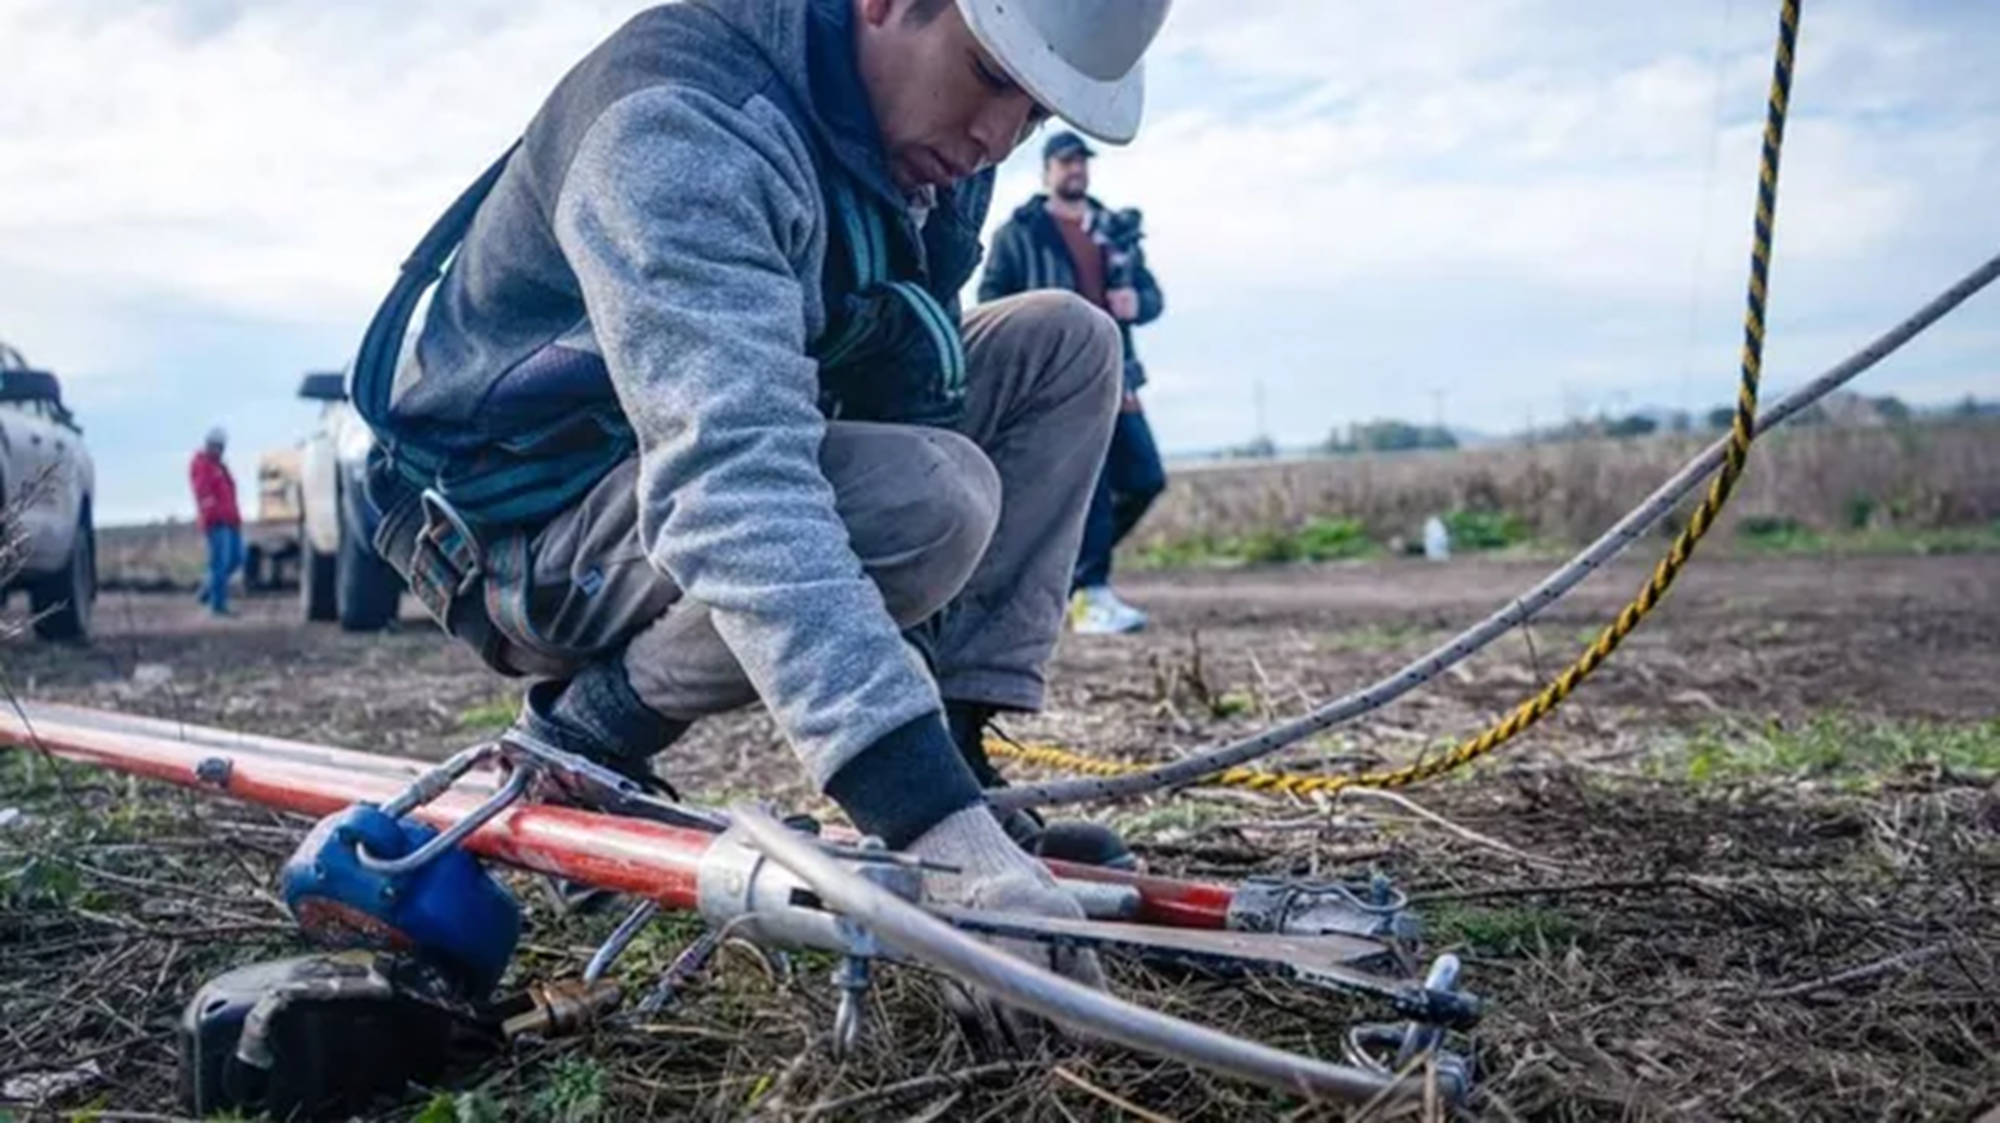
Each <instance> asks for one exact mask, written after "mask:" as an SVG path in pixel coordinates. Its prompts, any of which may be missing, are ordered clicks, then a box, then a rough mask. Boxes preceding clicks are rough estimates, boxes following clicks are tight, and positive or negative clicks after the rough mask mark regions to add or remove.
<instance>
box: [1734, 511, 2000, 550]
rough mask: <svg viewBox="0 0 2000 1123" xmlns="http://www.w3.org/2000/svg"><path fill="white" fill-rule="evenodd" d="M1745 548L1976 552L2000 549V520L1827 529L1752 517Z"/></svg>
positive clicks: (1741, 539)
mask: <svg viewBox="0 0 2000 1123" xmlns="http://www.w3.org/2000/svg"><path fill="white" fill-rule="evenodd" d="M1736 538H1737V545H1738V547H1739V548H1741V549H1744V550H1747V551H1750V552H1752V553H1757V554H1778V555H1824V554H1833V555H1864V554H1890V555H1895V554H1917V555H1930V554H1976V553H1986V552H1989V551H1994V550H2000V522H1994V523H1991V524H1989V525H1986V526H1959V527H1942V528H1937V529H1931V530H1904V529H1900V528H1896V527H1880V528H1873V529H1859V530H1847V531H1841V532H1839V533H1835V534H1825V533H1821V532H1819V531H1816V530H1813V529H1811V528H1809V527H1806V526H1803V525H1801V524H1800V523H1798V522H1797V521H1796V520H1793V519H1786V518H1778V517H1773V516H1759V517H1756V518H1748V519H1745V520H1743V522H1742V523H1741V524H1739V525H1738V527H1737V530H1736Z"/></svg>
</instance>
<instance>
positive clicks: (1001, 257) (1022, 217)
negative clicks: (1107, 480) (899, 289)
mask: <svg viewBox="0 0 2000 1123" xmlns="http://www.w3.org/2000/svg"><path fill="white" fill-rule="evenodd" d="M1048 201H1049V197H1048V196H1047V195H1036V196H1035V197H1034V198H1032V199H1030V200H1028V201H1027V202H1026V203H1024V204H1022V206H1021V208H1020V209H1019V210H1017V211H1015V212H1014V214H1013V215H1012V217H1010V218H1008V219H1007V221H1006V222H1005V223H1004V224H1002V225H1001V227H1000V229H999V230H998V231H996V232H995V233H994V235H993V247H992V252H991V253H990V255H989V256H988V257H987V260H986V274H985V276H983V277H981V278H980V279H979V300H980V302H981V303H982V304H983V303H985V302H986V301H989V300H998V299H1000V298H1001V297H1003V296H1013V295H1014V294H1016V293H1022V292H1032V291H1033V290H1035V289H1067V290H1069V291H1070V292H1075V291H1077V289H1076V266H1075V265H1074V264H1073V263H1072V262H1071V260H1070V256H1069V244H1068V243H1067V242H1064V241H1063V236H1062V232H1061V231H1059V230H1057V229H1056V222H1055V219H1053V218H1051V217H1049V208H1048ZM1088 202H1089V204H1090V213H1091V229H1092V232H1093V235H1094V237H1095V238H1096V240H1097V243H1098V246H1099V248H1100V249H1101V250H1102V251H1104V252H1105V253H1107V254H1108V253H1109V252H1110V251H1111V247H1110V245H1109V244H1108V243H1106V241H1105V239H1104V237H1103V234H1102V233H1101V230H1102V227H1103V216H1104V214H1105V208H1104V204H1102V203H1100V202H1098V201H1097V200H1096V199H1090V200H1088ZM1131 252H1132V276H1133V286H1132V287H1133V288H1135V289H1137V290H1138V292H1139V318H1138V319H1136V320H1133V321H1131V322H1130V323H1123V322H1121V323H1120V324H1119V325H1118V334H1119V336H1120V337H1121V338H1122V339H1123V340H1124V341H1125V389H1127V390H1137V389H1138V388H1139V387H1141V386H1144V385H1145V384H1146V368H1145V366H1144V365H1143V364H1141V363H1140V362H1139V352H1138V351H1136V350H1134V349H1133V346H1132V329H1133V328H1135V327H1138V326H1139V325H1140V324H1150V323H1152V322H1153V321H1154V320H1157V319H1159V318H1160V313H1161V312H1162V311H1164V310H1165V309H1166V298H1165V297H1164V296H1161V295H1160V285H1159V282H1157V281H1155V280H1154V279H1153V272H1152V270H1150V269H1148V268H1146V252H1145V250H1144V249H1142V248H1141V247H1139V246H1136V245H1135V246H1133V247H1132V251H1131ZM1105 277H1106V287H1107V288H1108V287H1110V283H1111V281H1110V270H1109V269H1108V268H1107V269H1106V270H1105Z"/></svg>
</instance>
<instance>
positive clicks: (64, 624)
mask: <svg viewBox="0 0 2000 1123" xmlns="http://www.w3.org/2000/svg"><path fill="white" fill-rule="evenodd" d="M28 600H29V602H30V605H31V606H32V608H33V609H34V612H35V634H36V635H38V636H40V637H41V638H43V639H45V640H56V641H59V642H80V641H83V640H87V639H89V638H90V617H91V609H92V607H93V606H95V605H96V603H97V531H96V528H95V527H93V526H92V525H91V520H90V508H89V506H87V505H86V506H85V507H84V509H83V514H82V515H80V516H78V518H77V523H76V541H75V542H73V543H72V544H71V545H70V549H69V560H68V561H66V562H64V563H63V567H62V569H60V570H58V571H57V572H55V573H52V574H50V575H49V576H47V577H44V578H43V579H41V580H40V581H37V582H35V584H34V585H33V586H32V587H30V589H29V591H28Z"/></svg>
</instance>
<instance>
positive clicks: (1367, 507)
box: [1131, 421, 2000, 550]
mask: <svg viewBox="0 0 2000 1123" xmlns="http://www.w3.org/2000/svg"><path fill="white" fill-rule="evenodd" d="M1706 443H1707V442H1706V439H1704V438H1687V437H1657V438H1644V439H1637V440H1626V441H1616V440H1590V441H1572V442H1563V443H1555V444H1540V445H1532V446H1520V447H1509V448H1493V449H1474V450H1470V451H1465V452H1413V453H1400V454H1384V455H1373V456H1353V457H1340V458H1329V459H1321V460H1306V461H1289V462H1283V463H1277V464H1243V465H1226V466H1224V465H1218V466H1212V467H1210V466H1204V467H1199V468H1189V469H1183V470H1180V471H1178V472H1176V473H1174V474H1173V480H1172V484H1171V486H1170V487H1169V490H1168V492H1167V494H1166V496H1164V497H1163V498H1162V499H1161V501H1160V503H1159V505H1158V506H1157V507H1156V508H1155V511H1154V513H1153V514H1152V515H1150V516H1149V517H1148V519H1147V521H1146V522H1145V523H1144V524H1143V525H1142V526H1141V527H1140V529H1139V532H1138V533H1137V534H1135V535H1134V537H1133V541H1132V543H1131V546H1132V548H1133V549H1134V550H1144V549H1146V548H1147V547H1149V546H1160V545H1165V544H1168V543H1173V542H1177V541H1183V540H1186V539H1189V538H1192V537H1196V536H1210V537H1231V536H1239V535H1248V534H1255V533H1258V532H1268V531H1271V530H1296V529H1297V528H1299V527H1301V526H1303V525H1305V524H1306V523H1307V522H1308V521H1310V520H1312V519H1314V518H1322V519H1324V518H1346V519H1356V520H1359V521H1360V522H1361V523H1362V525H1363V526H1364V527H1365V528H1366V529H1367V531H1368V533H1369V535H1370V537H1372V538H1374V539H1376V540H1377V541H1383V542H1387V541H1389V540H1391V539H1393V538H1397V537H1401V538H1403V539H1406V540H1413V539H1415V537H1416V536H1417V534H1418V530H1419V528H1420V527H1421V525H1422V524H1423V521H1424V519H1425V518H1427V517H1428V516H1430V515H1432V514H1438V513H1442V512H1447V511H1453V510H1461V509H1470V510H1480V511H1504V512H1506V513H1508V514H1511V515H1516V516H1519V517H1520V518H1521V519H1523V520H1525V521H1526V522H1527V524H1528V527H1529V529H1530V530H1531V531H1532V532H1533V533H1534V534H1535V535H1536V536H1537V537H1540V538H1543V539H1548V540H1552V541H1556V542H1563V543H1577V542H1581V541H1583V540H1585V539H1588V538H1590V537H1592V536H1594V535H1596V534H1598V533H1599V532H1601V531H1603V530H1604V529H1605V528H1606V527H1608V526H1610V525H1611V523H1612V522H1614V521H1616V519H1617V518H1618V517H1619V516H1620V515H1622V514H1624V513H1625V511H1627V510H1628V509H1630V508H1631V507H1632V506H1633V505H1635V504H1636V503H1638V502H1639V500H1641V499H1642V498H1644V497H1645V496H1646V494H1647V493H1649V492H1651V491H1652V490H1653V489H1654V488H1655V487H1657V486H1658V485H1659V484H1660V483H1661V482H1662V481H1663V480H1665V479H1666V478H1667V477H1668V476H1669V475H1671V474H1672V473H1673V471H1674V470H1675V469H1677V468H1678V467H1680V465H1681V464H1683V463H1684V462H1686V461H1687V460H1688V459H1690V458H1691V457H1692V456H1693V455H1694V454H1695V453H1696V452H1698V451H1699V450H1700V449H1701V448H1702V447H1703V446H1704V445H1705V444H1706ZM1746 518H1765V519H1769V518H1782V519H1787V520H1791V521H1793V522H1796V523H1797V524H1799V525H1800V526H1802V527H1804V528H1807V529H1810V530H1817V531H1843V530H1852V529H1863V528H1879V527H1884V526H1889V527H1895V528H1897V529H1904V530H1928V529H1936V528H1940V527H1952V526H1964V525H1971V524H1984V523H1991V522H1993V521H1994V520H1996V519H2000V423H1996V422H1993V421H1975V422H1964V423H1937V424H1928V425H1921V426H1902V427H1888V428H1827V427H1822V428H1812V429H1799V430H1782V429H1781V430H1779V431H1777V432H1775V433H1773V434H1771V435H1770V436H1768V437H1766V438H1765V439H1764V440H1762V441H1761V442H1759V445H1758V447H1757V450H1756V451H1755V452H1754V453H1753V454H1752V458H1751V468H1750V473H1749V475H1748V476H1747V477H1746V478H1745V480H1744V483H1743V485H1742V486H1741V487H1740V488H1739V489H1738V491H1737V494H1736V498H1735V499H1734V500H1733V501H1732V503H1731V504H1730V510H1729V513H1728V515H1727V516H1725V519H1724V522H1725V524H1727V525H1734V524H1736V523H1739V522H1741V521H1742V520H1744V519H1746Z"/></svg>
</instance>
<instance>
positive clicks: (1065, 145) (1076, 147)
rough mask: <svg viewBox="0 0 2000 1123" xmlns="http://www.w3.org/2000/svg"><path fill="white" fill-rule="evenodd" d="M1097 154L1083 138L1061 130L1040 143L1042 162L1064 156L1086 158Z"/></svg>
mask: <svg viewBox="0 0 2000 1123" xmlns="http://www.w3.org/2000/svg"><path fill="white" fill-rule="evenodd" d="M1096 155H1097V150H1096V149H1094V148H1092V147H1091V146H1090V145H1088V144H1085V143H1084V142H1083V138H1082V137H1080V136H1078V135H1076V134H1075V133H1071V132H1061V133H1057V134H1056V135H1054V136H1052V137H1050V138H1049V140H1048V143H1047V144H1044V145H1042V163H1044V164H1046V163H1048V162H1049V161H1050V160H1060V159H1062V158H1064V157H1066V156H1082V157H1083V158H1084V159H1086V160H1088V159H1090V158H1091V157H1093V156H1096Z"/></svg>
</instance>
